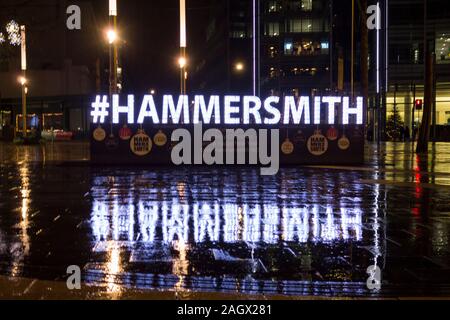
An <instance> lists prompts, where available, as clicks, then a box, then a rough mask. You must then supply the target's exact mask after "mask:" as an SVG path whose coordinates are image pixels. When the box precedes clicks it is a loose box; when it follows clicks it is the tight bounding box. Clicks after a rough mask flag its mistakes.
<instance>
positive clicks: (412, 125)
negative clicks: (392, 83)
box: [386, 83, 450, 140]
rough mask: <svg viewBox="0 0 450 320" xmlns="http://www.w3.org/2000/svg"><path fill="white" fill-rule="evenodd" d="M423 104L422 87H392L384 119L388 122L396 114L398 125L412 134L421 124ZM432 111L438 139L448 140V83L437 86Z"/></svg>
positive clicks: (449, 107)
mask: <svg viewBox="0 0 450 320" xmlns="http://www.w3.org/2000/svg"><path fill="white" fill-rule="evenodd" d="M396 90H397V91H396ZM423 104H424V92H423V85H416V86H397V87H396V88H395V87H392V88H391V90H390V91H389V92H388V94H387V97H386V106H387V108H386V119H387V121H389V119H393V116H394V115H395V114H397V117H396V121H397V120H400V123H399V125H403V127H404V128H405V129H409V130H410V133H412V131H413V130H414V129H416V130H417V128H419V125H420V124H421V122H422V115H423ZM434 110H435V119H436V120H435V123H436V130H437V131H438V139H439V138H440V139H444V140H447V139H450V83H439V84H438V85H437V88H436V96H435V108H432V112H433V111H434ZM432 117H433V116H432ZM391 121H392V120H391ZM446 132H448V133H446Z"/></svg>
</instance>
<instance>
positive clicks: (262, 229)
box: [0, 142, 450, 298]
mask: <svg viewBox="0 0 450 320" xmlns="http://www.w3.org/2000/svg"><path fill="white" fill-rule="evenodd" d="M412 151H413V147H412V144H411V143H388V144H381V145H375V144H369V145H368V146H367V150H366V161H365V164H364V165H362V166H357V167H332V166H302V167H286V168H281V169H280V172H279V173H278V175H276V176H270V177H269V176H260V175H259V169H258V168H251V167H248V168H231V167H230V168H228V167H194V168H193V167H190V168H186V167H103V166H91V165H90V164H89V147H88V144H86V143H79V142H71V143H54V144H51V143H49V144H47V145H42V146H15V145H12V144H7V143H0V284H1V286H0V297H10V296H15V297H21V296H26V294H27V292H28V291H30V290H32V286H33V285H34V283H36V281H39V282H40V281H47V282H49V283H54V284H58V286H61V285H62V284H64V283H65V281H66V278H67V276H68V275H67V272H66V271H67V267H68V266H71V265H76V266H79V267H80V269H81V271H82V280H83V286H86V287H88V288H90V294H89V297H90V298H92V297H93V298H95V297H100V296H101V295H102V294H104V293H109V294H113V295H114V297H116V298H120V297H121V296H122V295H125V294H126V293H127V292H129V290H136V291H137V292H160V294H161V295H164V294H167V293H170V294H172V293H175V294H181V295H183V296H184V297H189V294H191V295H192V296H194V295H195V294H205V295H206V297H207V296H208V293H210V294H211V295H212V294H232V295H233V294H234V295H243V296H248V297H252V296H264V297H267V296H285V297H356V298H367V297H369V298H390V297H393V298H396V297H410V296H411V297H412V296H428V297H429V296H432V297H435V296H441V297H442V296H445V297H449V296H450V164H449V163H450V144H445V143H442V144H439V143H438V144H436V145H430V152H429V154H428V156H417V155H415V154H414V153H413V152H412ZM370 266H376V267H379V268H380V271H381V289H379V290H376V289H372V290H371V289H369V288H368V286H367V279H368V278H369V274H368V273H367V272H366V271H367V268H368V267H370ZM15 279H16V280H17V281H19V282H20V281H27V285H24V286H23V288H22V287H21V288H22V289H20V290H19V289H17V288H18V286H17V281H16V282H14V280H15ZM39 282H37V283H39ZM14 288H16V289H14ZM58 292H61V295H64V286H63V288H62V289H61V290H60V291H58ZM35 293H36V291H35ZM37 295H38V296H39V292H38V293H37ZM171 297H172V296H171Z"/></svg>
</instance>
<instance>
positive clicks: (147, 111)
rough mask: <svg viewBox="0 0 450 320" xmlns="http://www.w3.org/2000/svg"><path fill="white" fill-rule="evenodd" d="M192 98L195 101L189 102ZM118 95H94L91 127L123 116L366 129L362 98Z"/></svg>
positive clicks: (135, 119)
mask: <svg viewBox="0 0 450 320" xmlns="http://www.w3.org/2000/svg"><path fill="white" fill-rule="evenodd" d="M192 98H193V100H191V99H192ZM120 100H121V99H120V96H119V95H113V96H112V103H110V102H109V101H108V96H106V95H104V96H100V95H98V96H96V98H95V101H94V102H93V103H92V110H91V116H92V119H93V123H104V122H105V121H106V119H107V118H109V119H110V122H112V123H114V124H118V123H120V117H121V115H122V116H123V117H124V118H126V119H127V123H128V124H147V123H148V124H198V123H203V124H216V125H220V124H224V125H248V124H256V125H280V124H284V125H289V124H293V125H297V124H305V125H320V124H329V125H334V124H338V123H339V124H341V125H349V124H356V125H362V124H363V115H364V110H363V98H362V97H356V99H355V101H354V103H351V98H350V97H348V96H343V97H339V96H315V97H312V98H311V97H308V96H301V97H294V96H285V97H283V98H280V97H276V96H270V97H267V98H266V99H260V98H259V97H256V96H235V95H226V96H223V97H220V96H217V95H212V96H209V97H205V96H203V95H195V96H194V97H189V96H187V95H179V96H178V97H174V96H173V95H164V96H162V99H160V100H159V101H155V97H154V96H153V95H145V96H144V97H143V99H142V101H141V102H140V103H139V104H137V103H136V100H135V96H134V95H128V96H126V99H125V98H124V101H120Z"/></svg>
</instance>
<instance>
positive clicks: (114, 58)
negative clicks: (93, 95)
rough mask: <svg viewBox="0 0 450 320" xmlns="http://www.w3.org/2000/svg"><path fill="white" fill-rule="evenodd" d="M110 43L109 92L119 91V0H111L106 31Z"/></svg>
mask: <svg viewBox="0 0 450 320" xmlns="http://www.w3.org/2000/svg"><path fill="white" fill-rule="evenodd" d="M106 36H107V38H108V43H109V93H110V95H111V96H112V95H113V94H114V93H117V66H118V50H117V38H118V37H117V0H109V29H108V31H107V33H106Z"/></svg>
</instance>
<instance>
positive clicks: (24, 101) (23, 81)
mask: <svg viewBox="0 0 450 320" xmlns="http://www.w3.org/2000/svg"><path fill="white" fill-rule="evenodd" d="M20 36H21V40H22V41H21V69H22V79H21V85H22V134H23V137H24V138H25V137H26V136H27V92H26V79H27V77H26V70H27V49H26V48H27V40H26V31H25V26H20Z"/></svg>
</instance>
